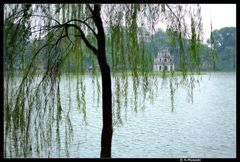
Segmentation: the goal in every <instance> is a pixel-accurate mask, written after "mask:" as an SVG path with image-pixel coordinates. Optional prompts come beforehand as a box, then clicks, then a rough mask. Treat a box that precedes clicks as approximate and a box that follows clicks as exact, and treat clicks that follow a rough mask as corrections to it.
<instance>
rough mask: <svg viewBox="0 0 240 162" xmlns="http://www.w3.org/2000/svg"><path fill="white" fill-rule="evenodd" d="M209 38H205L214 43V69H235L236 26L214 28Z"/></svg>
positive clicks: (209, 42)
mask: <svg viewBox="0 0 240 162" xmlns="http://www.w3.org/2000/svg"><path fill="white" fill-rule="evenodd" d="M211 38H214V42H213V41H212V40H211V39H208V40H207V43H208V44H210V45H211V44H213V43H214V45H215V49H216V54H215V56H214V57H217V58H216V70H217V71H234V70H236V28H234V27H225V28H221V29H219V30H214V31H213V32H212V34H211Z"/></svg>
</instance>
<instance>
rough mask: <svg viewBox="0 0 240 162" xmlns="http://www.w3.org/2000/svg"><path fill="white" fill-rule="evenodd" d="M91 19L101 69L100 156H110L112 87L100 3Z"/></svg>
mask: <svg viewBox="0 0 240 162" xmlns="http://www.w3.org/2000/svg"><path fill="white" fill-rule="evenodd" d="M93 20H94V23H95V25H96V27H97V30H98V34H97V42H98V52H97V59H98V63H99V66H100V70H101V76H102V119H103V128H102V137H101V155H100V156H101V158H102V157H106V158H110V157H111V146H112V134H113V128H112V89H111V74H110V68H109V66H108V64H107V60H106V49H105V33H104V29H103V24H102V20H101V17H100V5H97V4H95V5H94V11H93Z"/></svg>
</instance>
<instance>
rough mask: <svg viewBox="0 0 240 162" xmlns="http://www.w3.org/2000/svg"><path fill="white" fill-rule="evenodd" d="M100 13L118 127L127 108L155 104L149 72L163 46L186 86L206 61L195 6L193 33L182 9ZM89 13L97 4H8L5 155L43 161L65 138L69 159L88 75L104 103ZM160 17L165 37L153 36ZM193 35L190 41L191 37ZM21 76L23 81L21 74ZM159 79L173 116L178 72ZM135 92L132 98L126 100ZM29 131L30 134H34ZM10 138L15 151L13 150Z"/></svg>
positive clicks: (131, 7) (108, 7)
mask: <svg viewBox="0 0 240 162" xmlns="http://www.w3.org/2000/svg"><path fill="white" fill-rule="evenodd" d="M100 7H101V15H102V19H103V20H104V22H106V24H107V25H106V26H107V27H106V30H105V32H106V33H105V36H106V39H105V40H106V47H105V48H106V56H107V61H108V62H107V63H108V64H109V65H110V69H111V71H112V72H113V76H114V79H115V80H114V81H115V84H114V85H115V87H114V89H115V91H114V93H113V98H114V100H113V101H114V103H113V110H114V121H115V124H116V126H118V125H121V124H122V123H123V120H122V114H123V113H122V111H123V109H122V107H125V112H126V107H127V105H129V104H131V105H132V110H133V111H134V112H139V108H141V110H144V104H145V101H146V100H147V99H151V100H152V101H153V100H154V95H155V94H154V92H155V91H154V88H155V86H157V85H158V79H159V78H160V77H161V76H159V75H155V76H154V75H153V76H151V75H150V74H151V72H152V70H153V69H152V64H153V59H154V57H155V55H156V53H157V52H156V51H158V50H159V48H160V47H162V46H166V47H169V48H171V51H175V52H174V54H175V55H176V58H179V59H176V60H177V61H178V65H179V66H178V70H179V71H180V72H181V76H182V77H183V79H182V80H181V81H182V82H183V83H184V82H185V83H188V79H189V78H188V77H187V74H188V71H190V72H192V73H193V72H195V71H197V72H200V64H201V57H202V56H200V52H199V50H201V49H203V48H202V45H201V19H200V18H199V16H200V9H199V6H197V10H196V11H195V12H194V13H192V10H189V11H188V10H187V8H186V11H188V12H189V13H190V15H191V16H192V17H194V19H193V18H192V19H191V27H190V31H188V30H187V28H186V25H187V24H186V21H187V20H185V19H184V17H185V16H186V15H185V14H186V11H185V10H184V9H185V8H184V5H167V4H164V5H161V4H105V5H101V6H100ZM92 9H93V5H92V4H87V5H86V4H47V5H45V4H34V5H21V4H19V5H17V4H16V5H12V4H7V5H5V12H4V13H5V20H4V34H5V36H4V61H5V63H4V65H5V67H6V68H5V70H4V76H5V78H4V88H5V90H4V96H6V97H5V98H4V100H5V101H6V102H5V103H6V104H5V105H4V110H5V111H4V113H5V114H4V120H5V121H6V122H5V125H4V129H5V131H6V132H5V137H6V140H5V145H4V146H5V147H6V148H5V149H6V150H7V152H6V153H5V156H6V157H9V156H12V157H31V156H32V154H31V153H32V152H31V151H30V148H32V149H33V152H37V153H39V155H38V156H48V157H51V152H52V149H53V147H52V143H53V142H54V140H53V139H56V141H57V143H58V149H59V150H60V149H61V148H62V147H61V144H62V142H61V140H65V141H64V144H65V145H64V147H65V151H66V152H65V153H66V156H69V152H68V148H69V146H70V143H71V141H72V138H73V137H72V134H73V127H72V123H71V117H70V112H71V110H72V109H73V108H76V109H78V110H79V112H80V115H82V117H83V122H85V124H86V125H87V118H86V117H87V116H86V113H87V107H86V86H85V85H84V79H83V76H84V75H83V74H85V73H91V74H92V76H93V82H94V85H95V86H94V88H95V89H96V91H97V94H98V99H97V103H99V102H100V92H101V85H100V83H99V79H98V74H99V73H98V71H99V66H98V62H97V57H98V56H97V54H96V53H97V52H96V51H97V50H98V48H99V47H98V42H97V40H98V39H97V38H98V37H99V35H98V31H97V30H96V29H97V28H96V24H95V23H96V22H94V21H93V16H95V15H93V14H92V11H91V10H92ZM105 18H106V19H107V20H105ZM149 18H150V19H149ZM195 18H196V19H195ZM34 19H35V21H34ZM160 19H161V20H162V21H163V20H165V21H166V23H167V25H168V31H167V33H165V32H163V31H158V32H156V33H155V34H154V30H155V27H154V26H155V25H156V23H157V22H158V21H159V20H160ZM189 34H190V35H191V37H190V38H188V37H187V36H188V35H189ZM16 35H17V37H16ZM30 36H31V37H30ZM150 38H152V41H150ZM93 49H95V50H96V51H94V50H93ZM204 50H207V49H206V48H205V49H204ZM19 60H21V61H20V63H19ZM18 64H20V65H21V66H22V68H21V70H20V71H19V70H18V69H16V68H15V65H18ZM8 67H9V68H8ZM17 72H19V73H21V75H19V76H17V74H16V73H17ZM71 73H73V74H74V75H77V84H76V85H75V86H76V87H75V88H76V89H77V92H76V97H72V95H71V94H72V91H73V89H75V88H74V87H72V86H74V84H72V83H70V79H71V77H72V76H71ZM162 74H163V75H162V77H163V79H164V80H165V79H167V78H170V84H169V86H170V89H171V91H170V95H171V99H172V110H173V106H174V103H173V102H174V92H175V90H176V88H177V86H178V84H179V83H178V80H177V79H176V76H175V74H176V73H175V72H172V73H171V74H170V75H169V74H168V73H167V72H165V71H164V72H163V73H162ZM128 76H131V80H129V78H128ZM64 77H66V78H67V79H64ZM63 79H64V81H66V82H67V85H66V86H65V88H67V90H68V91H67V93H66V94H64V95H66V96H67V100H66V103H67V105H63V104H62V102H63V95H62V93H63V91H64V89H61V88H60V86H59V85H60V81H62V80H63ZM16 80H19V83H18V84H15V81H16ZM189 80H190V83H191V84H193V83H194V82H195V81H194V80H192V79H191V76H190V79H189ZM14 86H15V87H14ZM130 87H131V88H132V89H133V92H134V93H133V96H132V98H131V99H129V100H128V93H129V92H128V91H129V90H128V89H129V88H130ZM109 88H111V87H109ZM190 88H191V89H192V88H194V86H190ZM142 94H143V95H142ZM190 94H191V93H190ZM191 95H192V94H191ZM73 100H76V103H77V106H76V107H74V106H73V104H72V103H73V102H74V101H73ZM129 102H131V103H129ZM125 115H126V114H125ZM63 126H64V128H65V129H64V137H65V138H64V139H60V128H61V127H63ZM54 129H56V130H54ZM54 132H56V133H54ZM30 133H31V134H33V135H31V136H30ZM54 135H55V138H53V136H54ZM11 139H13V145H12V146H13V148H14V149H12V146H11V145H9V143H10V142H9V141H11ZM19 139H21V140H19ZM34 139H35V140H36V141H34ZM19 141H21V142H19ZM44 147H45V148H44ZM44 149H45V150H46V152H45V154H44V153H43V152H44Z"/></svg>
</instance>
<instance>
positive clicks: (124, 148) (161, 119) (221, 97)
mask: <svg viewBox="0 0 240 162" xmlns="http://www.w3.org/2000/svg"><path fill="white" fill-rule="evenodd" d="M201 78H202V79H201V81H200V85H199V86H196V88H195V89H194V90H193V103H191V102H189V101H188V96H187V95H186V90H184V89H183V88H181V87H179V88H178V89H177V90H176V91H175V95H174V110H173V111H172V106H171V104H172V103H171V95H170V88H169V83H168V81H166V84H162V83H157V84H159V86H158V90H155V93H156V94H157V95H156V96H155V97H154V99H153V100H151V99H146V100H145V102H139V103H138V110H137V112H136V111H134V108H133V107H134V104H133V103H134V102H132V101H133V100H134V95H133V92H132V90H131V88H130V87H131V84H130V83H129V88H128V89H129V92H128V97H127V99H128V104H127V107H126V106H124V105H122V109H121V116H122V121H123V123H122V124H121V125H116V126H114V132H113V140H112V157H113V158H131V157H134V158H235V157H236V73H211V75H202V77H201ZM74 82H76V79H74V78H73V79H72V80H71V84H70V85H69V82H67V81H66V80H64V78H63V79H62V81H61V90H62V92H61V95H62V106H63V107H67V103H68V102H67V96H68V93H69V86H70V87H72V85H73V84H74ZM84 83H85V86H86V118H87V125H84V124H83V120H82V116H80V115H79V112H78V110H77V108H76V107H77V103H76V102H74V100H72V101H73V102H72V105H71V106H72V109H71V112H70V117H71V121H72V126H73V140H72V143H71V144H69V148H68V150H69V155H68V156H69V157H73V158H99V155H100V142H101V141H100V139H101V129H102V117H101V115H102V111H101V96H100V103H97V102H96V101H97V95H96V93H97V92H96V91H95V92H94V91H93V90H92V89H93V88H96V87H94V86H93V84H92V83H91V78H90V77H87V76H86V77H85V78H84ZM100 84H101V82H100ZM114 84H115V82H114V80H113V87H114ZM75 92H76V86H75V85H74V86H73V87H72V88H71V95H72V98H74V94H75ZM137 92H138V93H141V91H140V89H138V90H137ZM94 93H95V95H94V96H95V97H93V94H94ZM113 94H115V89H114V88H113ZM100 95H101V94H100ZM139 100H141V98H139ZM143 103H144V110H143V109H142V108H141V106H142V105H143ZM115 106H116V105H115ZM62 129H63V130H62V131H61V132H60V134H61V136H64V126H63V127H62ZM62 139H63V140H64V137H62ZM53 145H54V144H53ZM62 145H63V146H62V150H60V152H57V151H56V150H54V149H53V150H52V151H51V152H52V155H51V157H66V153H65V151H64V150H63V148H64V141H62ZM42 156H43V157H44V156H46V155H44V154H42V155H41V154H40V157H42ZM33 157H35V155H34V153H33Z"/></svg>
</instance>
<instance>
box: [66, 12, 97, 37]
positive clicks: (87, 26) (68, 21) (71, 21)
mask: <svg viewBox="0 0 240 162" xmlns="http://www.w3.org/2000/svg"><path fill="white" fill-rule="evenodd" d="M89 18H90V17H88V18H87V19H86V20H88V19H89ZM86 20H84V21H82V20H78V19H71V20H69V21H67V22H66V24H68V23H70V22H72V21H77V22H80V23H83V24H84V25H86V26H87V27H88V28H89V29H90V30H91V31H92V32H93V34H94V35H95V36H96V37H97V33H96V32H95V31H94V30H93V28H91V27H90V26H89V25H88V24H87V23H86V22H85V21H86Z"/></svg>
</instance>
